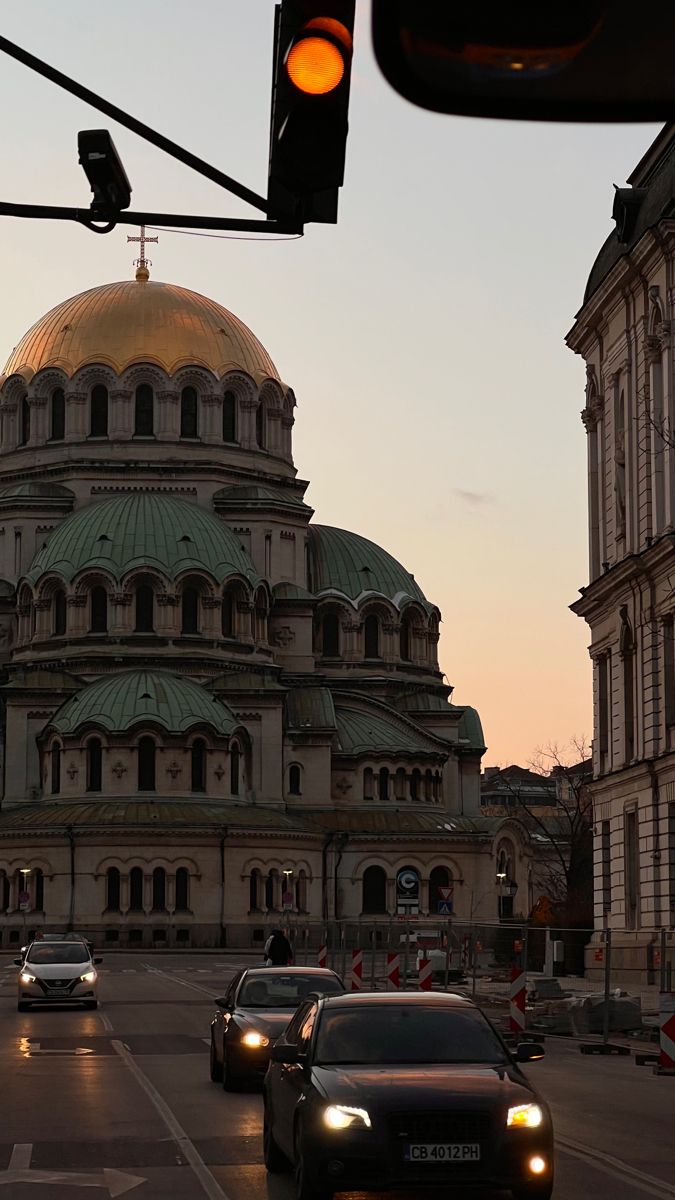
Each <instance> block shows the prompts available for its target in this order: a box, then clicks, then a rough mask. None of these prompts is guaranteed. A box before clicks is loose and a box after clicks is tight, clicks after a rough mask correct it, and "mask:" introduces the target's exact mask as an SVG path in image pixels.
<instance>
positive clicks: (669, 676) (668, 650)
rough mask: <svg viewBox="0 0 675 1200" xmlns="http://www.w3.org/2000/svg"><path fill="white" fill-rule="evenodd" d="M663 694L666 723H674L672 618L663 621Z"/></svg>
mask: <svg viewBox="0 0 675 1200" xmlns="http://www.w3.org/2000/svg"><path fill="white" fill-rule="evenodd" d="M663 696H664V707H665V718H666V725H667V726H668V728H670V727H671V725H675V630H674V628H673V618H672V617H666V619H665V621H664V622H663Z"/></svg>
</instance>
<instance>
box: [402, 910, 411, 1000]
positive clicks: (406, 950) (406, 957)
mask: <svg viewBox="0 0 675 1200" xmlns="http://www.w3.org/2000/svg"><path fill="white" fill-rule="evenodd" d="M409 970H410V925H409V924H408V923H407V922H406V927H405V946H404V947H403V990H404V991H405V989H406V988H407V986H408V972H409Z"/></svg>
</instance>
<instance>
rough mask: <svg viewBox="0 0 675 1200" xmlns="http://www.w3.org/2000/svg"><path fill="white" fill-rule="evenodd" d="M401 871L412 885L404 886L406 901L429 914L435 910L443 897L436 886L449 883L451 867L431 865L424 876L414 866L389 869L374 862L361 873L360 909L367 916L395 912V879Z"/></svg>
mask: <svg viewBox="0 0 675 1200" xmlns="http://www.w3.org/2000/svg"><path fill="white" fill-rule="evenodd" d="M404 873H405V874H406V875H407V876H408V877H409V878H410V879H411V880H412V887H410V888H408V893H407V896H408V901H409V902H410V903H411V904H414V903H416V904H417V906H418V909H417V911H419V912H428V913H429V914H430V915H434V914H436V913H438V911H439V903H440V901H441V900H442V899H443V897H442V896H441V893H440V889H441V888H447V887H449V886H450V885H451V884H452V882H453V874H452V871H451V869H450V867H448V866H445V865H444V864H439V865H437V866H435V867H432V869H431V870H430V872H429V875H428V878H426V879H425V878H423V876H422V873H421V871H419V870H418V868H417V867H403V868H398V869H397V870H396V871H393V872H392V870H391V868H390V869H385V867H383V866H380V865H379V864H377V863H375V864H372V865H371V866H368V867H366V868H365V870H364V871H363V874H362V875H361V912H362V913H363V914H364V915H370V916H376V915H382V916H386V915H392V914H393V913H395V912H396V906H397V880H398V878H399V876H401V875H403V874H404ZM415 880H416V884H415ZM410 911H414V909H412V908H411V910H410Z"/></svg>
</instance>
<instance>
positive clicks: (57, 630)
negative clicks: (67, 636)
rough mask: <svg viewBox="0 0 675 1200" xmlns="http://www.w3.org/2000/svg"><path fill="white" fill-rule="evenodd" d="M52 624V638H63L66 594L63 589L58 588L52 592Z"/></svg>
mask: <svg viewBox="0 0 675 1200" xmlns="http://www.w3.org/2000/svg"><path fill="white" fill-rule="evenodd" d="M52 614H53V623H52V631H53V633H54V637H63V635H64V633H65V632H66V593H65V592H64V591H63V588H58V590H57V591H55V592H54V598H53V600H52Z"/></svg>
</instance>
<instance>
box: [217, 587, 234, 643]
mask: <svg viewBox="0 0 675 1200" xmlns="http://www.w3.org/2000/svg"><path fill="white" fill-rule="evenodd" d="M220 623H221V629H222V633H223V637H226V638H229V637H234V604H233V603H232V592H225V593H224V595H223V601H222V604H221V608H220Z"/></svg>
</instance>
